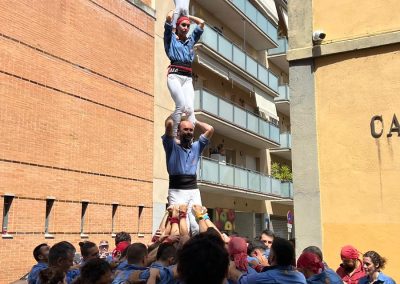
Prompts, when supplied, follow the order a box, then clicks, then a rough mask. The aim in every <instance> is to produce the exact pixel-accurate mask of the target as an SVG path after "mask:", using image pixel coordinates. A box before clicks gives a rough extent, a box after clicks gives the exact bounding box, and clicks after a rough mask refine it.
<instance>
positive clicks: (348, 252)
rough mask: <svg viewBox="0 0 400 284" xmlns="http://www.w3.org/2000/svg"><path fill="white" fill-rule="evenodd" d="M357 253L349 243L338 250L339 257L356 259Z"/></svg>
mask: <svg viewBox="0 0 400 284" xmlns="http://www.w3.org/2000/svg"><path fill="white" fill-rule="evenodd" d="M358 255H359V252H358V250H357V249H356V248H355V247H353V246H350V245H348V246H344V247H342V250H341V251H340V257H341V258H347V259H358Z"/></svg>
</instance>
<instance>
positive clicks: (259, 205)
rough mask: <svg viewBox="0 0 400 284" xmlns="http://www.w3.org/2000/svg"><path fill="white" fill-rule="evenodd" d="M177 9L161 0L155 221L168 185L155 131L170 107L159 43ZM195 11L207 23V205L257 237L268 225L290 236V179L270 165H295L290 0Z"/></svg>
mask: <svg viewBox="0 0 400 284" xmlns="http://www.w3.org/2000/svg"><path fill="white" fill-rule="evenodd" d="M166 2H167V3H166ZM171 2H172V1H171ZM172 8H173V4H172V3H168V1H156V11H157V21H156V28H155V29H156V44H155V46H156V53H155V62H156V67H155V77H156V81H155V113H157V114H159V115H157V116H156V117H155V122H154V127H155V129H154V133H155V139H154V153H155V155H154V165H155V168H154V180H153V185H154V191H153V198H154V206H153V210H154V211H153V220H154V222H153V229H155V228H156V227H157V226H158V224H159V222H160V220H161V217H162V215H163V212H164V211H165V206H166V196H167V190H168V174H167V171H166V167H165V158H164V150H163V148H162V144H161V139H160V138H159V137H160V136H161V135H162V134H163V132H164V120H165V118H166V117H167V116H168V115H169V114H170V113H171V112H172V111H173V109H174V104H173V102H172V99H171V98H170V95H169V92H168V89H167V84H166V75H165V73H166V67H167V66H168V65H169V62H168V58H167V57H166V55H165V52H164V47H163V41H162V38H163V26H164V21H165V17H164V15H166V14H167V12H168V11H169V10H171V9H172ZM190 13H191V14H192V15H195V16H197V17H200V18H202V19H204V20H205V21H206V27H205V31H204V33H203V35H202V37H201V39H200V41H199V43H198V44H196V46H195V51H196V58H195V63H194V65H193V72H194V89H195V113H196V118H197V119H198V120H200V121H204V122H207V123H209V124H210V125H212V126H213V127H214V128H215V134H214V136H213V138H212V141H211V143H210V145H209V146H208V147H207V148H206V149H205V150H204V152H203V156H202V158H201V161H200V165H199V168H198V173H197V176H198V181H199V182H198V184H199V188H200V191H201V195H202V200H203V204H204V205H205V206H206V207H208V208H209V211H210V213H211V214H210V216H212V219H213V221H214V222H216V224H217V226H219V227H220V228H221V229H222V230H227V231H230V232H232V231H236V232H238V233H240V234H241V235H243V236H248V237H250V238H253V237H255V236H256V235H258V234H259V232H260V231H261V230H263V229H265V228H270V229H273V230H274V231H275V232H276V233H277V234H278V235H280V236H282V237H285V238H286V237H288V226H287V214H288V212H289V211H290V212H291V213H290V214H292V213H293V202H292V196H293V187H292V183H291V182H290V181H289V180H290V179H288V180H284V181H281V180H280V179H278V176H277V173H275V172H274V171H275V168H276V163H279V165H280V167H282V166H284V165H286V166H287V168H288V169H289V171H290V169H291V145H290V143H291V139H290V97H289V88H288V63H287V60H286V50H287V41H286V39H285V36H286V31H287V28H286V29H284V28H280V27H279V26H280V25H285V24H284V22H282V21H284V20H285V17H286V19H287V13H286V3H285V2H282V3H279V4H278V5H277V4H276V3H275V2H274V1H248V0H240V1H236V0H235V1H233V0H219V1H215V0H202V1H195V0H193V1H191V6H190ZM192 28H193V27H192ZM197 134H198V133H197ZM273 164H274V165H275V168H274V167H273V166H272V165H273ZM278 171H279V170H278ZM271 174H273V175H274V176H275V177H273V176H271ZM292 233H294V232H292ZM291 236H293V234H290V235H289V237H291Z"/></svg>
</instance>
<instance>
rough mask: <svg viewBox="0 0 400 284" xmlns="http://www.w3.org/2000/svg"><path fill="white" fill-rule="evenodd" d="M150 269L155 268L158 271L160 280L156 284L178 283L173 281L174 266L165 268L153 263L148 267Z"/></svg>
mask: <svg viewBox="0 0 400 284" xmlns="http://www.w3.org/2000/svg"><path fill="white" fill-rule="evenodd" d="M150 268H157V269H158V270H159V271H160V280H158V281H157V283H158V284H175V283H178V281H177V280H175V279H174V272H173V269H174V266H167V267H165V266H163V265H162V264H161V263H159V262H153V263H152V264H151V265H150Z"/></svg>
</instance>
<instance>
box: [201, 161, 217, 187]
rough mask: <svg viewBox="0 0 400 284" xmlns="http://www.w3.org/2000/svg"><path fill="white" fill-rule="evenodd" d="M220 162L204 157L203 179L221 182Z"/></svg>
mask: <svg viewBox="0 0 400 284" xmlns="http://www.w3.org/2000/svg"><path fill="white" fill-rule="evenodd" d="M218 165H219V164H218V162H215V161H210V160H206V159H202V168H201V179H202V180H205V181H209V182H213V183H219V179H218Z"/></svg>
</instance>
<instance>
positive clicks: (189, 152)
mask: <svg viewBox="0 0 400 284" xmlns="http://www.w3.org/2000/svg"><path fill="white" fill-rule="evenodd" d="M161 139H162V141H163V146H164V150H165V155H166V160H167V171H168V174H169V175H195V174H196V171H197V164H198V162H199V157H200V156H201V153H202V152H203V150H204V148H205V147H206V146H207V145H208V143H209V140H208V139H207V138H206V137H205V136H204V135H203V134H202V135H200V137H199V140H197V141H196V142H193V144H192V146H191V147H190V148H189V149H185V148H183V147H181V146H180V145H178V144H176V142H175V139H174V137H170V136H168V135H163V136H162V137H161Z"/></svg>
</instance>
